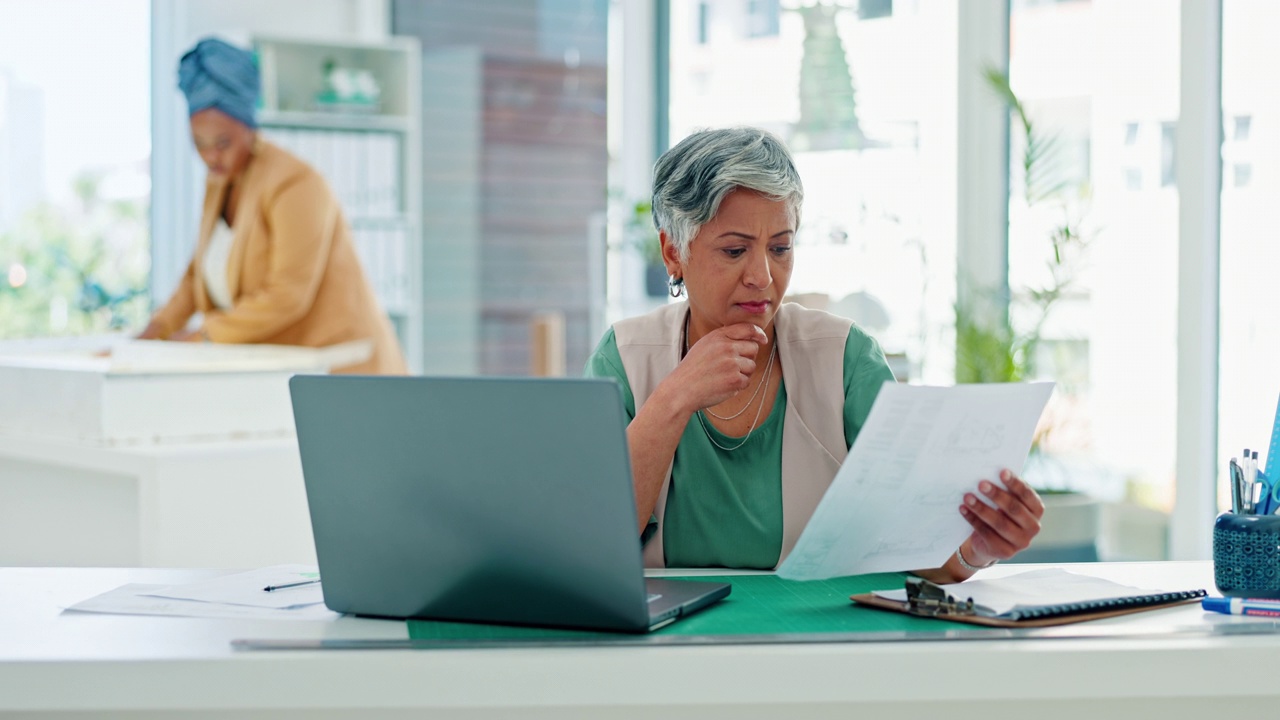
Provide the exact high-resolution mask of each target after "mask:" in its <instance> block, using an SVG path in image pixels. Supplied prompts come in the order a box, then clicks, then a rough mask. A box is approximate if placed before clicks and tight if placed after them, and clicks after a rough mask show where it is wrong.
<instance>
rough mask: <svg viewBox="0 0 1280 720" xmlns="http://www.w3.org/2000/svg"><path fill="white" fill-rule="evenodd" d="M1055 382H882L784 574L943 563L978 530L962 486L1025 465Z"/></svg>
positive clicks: (970, 487)
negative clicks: (966, 511)
mask: <svg viewBox="0 0 1280 720" xmlns="http://www.w3.org/2000/svg"><path fill="white" fill-rule="evenodd" d="M1052 392H1053V383H1029V384H1022V383H999V384H985V385H957V386H955V387H924V386H913V385H896V384H891V383H886V384H885V386H884V387H883V388H882V389H881V390H880V394H879V395H878V396H876V401H875V404H874V405H873V406H872V407H871V413H870V414H869V415H868V416H867V422H866V423H865V424H864V425H863V427H862V430H861V432H859V433H858V437H857V439H856V440H855V441H854V444H853V447H852V448H850V450H849V455H848V457H846V458H845V460H844V464H843V465H842V466H841V467H840V472H839V473H837V474H836V478H835V480H834V481H833V482H832V483H831V487H829V488H828V489H827V493H826V495H825V496H823V498H822V502H821V503H819V505H818V508H817V510H815V511H814V513H813V517H812V518H810V519H809V524H808V525H807V526H805V529H804V532H803V533H801V535H800V539H799V541H797V542H796V546H795V548H793V549H792V551H791V554H790V555H788V556H787V559H786V560H785V561H783V563H782V565H780V566H779V567H778V575H779V576H780V577H783V578H786V579H788V580H823V579H826V578H832V577H841V576H845V575H860V574H863V573H873V572H896V571H901V570H917V569H922V568H931V567H938V566H940V565H942V564H943V563H944V562H946V561H947V558H948V557H950V555H951V554H952V553H954V552H955V550H956V547H958V546H959V545H960V543H961V542H963V541H964V539H965V538H966V537H968V536H969V534H970V533H971V532H972V530H973V529H972V528H971V527H970V526H969V524H968V523H967V522H965V520H964V518H963V517H961V515H960V510H959V508H960V505H961V503H962V502H963V499H964V494H965V493H966V492H973V493H975V494H978V496H979V497H983V496H982V495H981V494H979V493H978V483H979V482H980V481H982V480H990V481H992V482H994V483H996V484H997V485H999V484H1001V483H1000V480H999V474H1000V470H1002V469H1004V468H1008V469H1009V470H1011V471H1013V472H1014V473H1018V474H1020V473H1021V472H1022V465H1023V463H1024V462H1025V461H1026V459H1027V453H1028V452H1029V451H1030V449H1031V439H1032V436H1033V435H1034V433H1035V428H1036V423H1037V421H1038V420H1039V418H1040V414H1041V413H1042V412H1043V411H1044V406H1045V403H1047V402H1048V400H1049V395H1050V394H1051V393H1052Z"/></svg>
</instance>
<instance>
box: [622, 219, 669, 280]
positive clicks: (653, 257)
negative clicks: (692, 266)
mask: <svg viewBox="0 0 1280 720" xmlns="http://www.w3.org/2000/svg"><path fill="white" fill-rule="evenodd" d="M627 241H628V244H629V245H630V246H631V247H633V248H635V250H636V251H637V252H638V253H640V257H641V258H643V259H644V289H645V293H647V294H648V295H649V297H655V298H657V297H664V296H666V294H667V291H668V288H667V266H666V263H664V262H663V261H662V241H661V240H660V239H659V238H658V230H657V228H655V227H654V226H653V205H652V203H650V201H648V200H638V201H636V202H635V203H634V204H633V205H632V207H631V216H630V217H629V218H627Z"/></svg>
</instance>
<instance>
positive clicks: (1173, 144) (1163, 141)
mask: <svg viewBox="0 0 1280 720" xmlns="http://www.w3.org/2000/svg"><path fill="white" fill-rule="evenodd" d="M1177 152H1178V124H1177V123H1171V122H1165V123H1160V187H1172V186H1173V185H1174V184H1175V183H1176V182H1177V179H1178V165H1177Z"/></svg>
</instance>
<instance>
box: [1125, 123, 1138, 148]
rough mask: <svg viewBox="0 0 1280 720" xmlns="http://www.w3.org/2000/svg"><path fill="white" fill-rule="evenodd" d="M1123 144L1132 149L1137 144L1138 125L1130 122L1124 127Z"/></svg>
mask: <svg viewBox="0 0 1280 720" xmlns="http://www.w3.org/2000/svg"><path fill="white" fill-rule="evenodd" d="M1124 144H1125V145H1126V146H1127V147H1133V146H1134V145H1137V144H1138V123H1136V122H1131V123H1125V125H1124Z"/></svg>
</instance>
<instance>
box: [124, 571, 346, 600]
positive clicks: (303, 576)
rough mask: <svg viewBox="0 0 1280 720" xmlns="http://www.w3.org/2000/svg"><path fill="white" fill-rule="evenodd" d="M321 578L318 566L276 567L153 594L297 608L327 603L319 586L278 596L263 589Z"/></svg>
mask: <svg viewBox="0 0 1280 720" xmlns="http://www.w3.org/2000/svg"><path fill="white" fill-rule="evenodd" d="M319 578H320V572H319V571H318V570H317V569H316V567H315V566H314V565H275V566H273V567H268V568H262V569H260V570H250V571H249V572H242V573H236V574H234V575H223V576H221V577H217V578H214V579H212V580H204V581H201V582H196V583H187V584H185V585H162V586H157V587H156V588H155V589H153V590H151V591H150V592H149V594H150V595H154V596H156V597H163V598H170V599H174V600H198V601H200V602H207V603H222V604H224V605H247V606H249V607H261V608H281V609H284V608H296V607H303V606H306V605H315V604H316V603H322V602H324V593H323V592H322V591H321V589H320V584H319V583H316V584H314V585H302V586H300V587H291V588H285V589H283V590H276V591H274V592H266V591H264V590H263V588H264V587H267V586H268V585H288V584H290V583H296V582H306V581H308V580H317V579H319Z"/></svg>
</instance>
